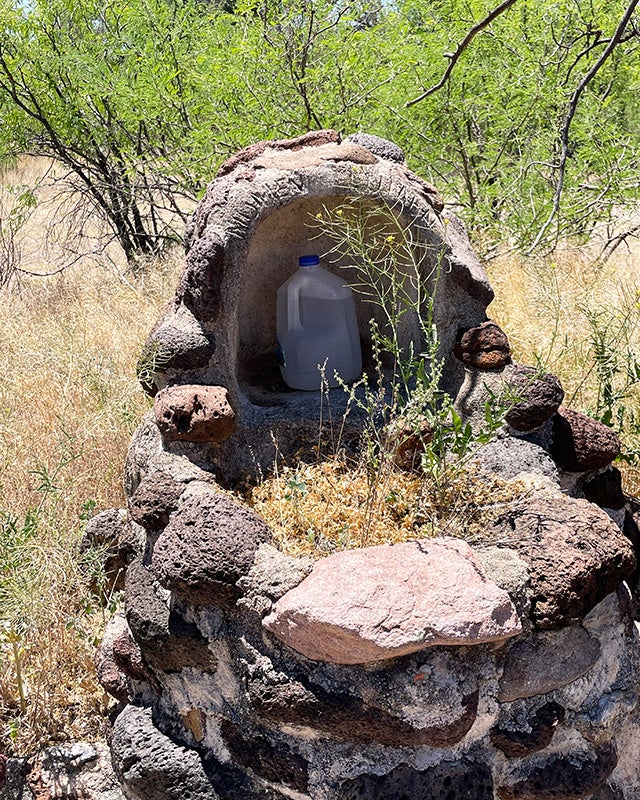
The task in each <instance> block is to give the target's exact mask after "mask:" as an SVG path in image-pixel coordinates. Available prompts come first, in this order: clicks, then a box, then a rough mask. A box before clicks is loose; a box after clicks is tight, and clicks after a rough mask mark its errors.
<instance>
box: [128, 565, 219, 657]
mask: <svg viewBox="0 0 640 800" xmlns="http://www.w3.org/2000/svg"><path fill="white" fill-rule="evenodd" d="M125 614H126V618H127V622H128V624H129V628H130V630H131V634H132V635H133V638H134V639H135V641H136V642H137V643H138V645H139V646H140V650H141V651H142V655H143V657H144V659H145V661H147V662H148V663H149V664H150V665H151V666H152V667H154V668H155V669H158V670H163V671H164V672H179V671H180V670H181V669H183V668H184V667H198V668H199V669H202V670H204V671H213V670H215V668H216V659H215V657H214V655H213V653H212V652H211V650H210V649H209V647H208V641H207V640H206V639H205V638H204V637H203V636H202V634H201V633H200V631H199V630H198V628H197V627H196V625H194V624H193V623H189V622H186V621H185V619H184V618H183V616H182V615H181V614H180V613H179V612H178V611H176V610H175V609H173V608H172V607H171V602H170V595H169V593H168V592H166V591H165V590H164V589H162V587H160V586H159V585H158V584H157V582H156V581H155V580H154V577H153V575H152V573H151V571H150V570H149V569H148V568H147V567H146V566H145V565H144V564H143V563H142V561H141V560H139V559H136V560H135V561H133V562H132V563H131V564H130V565H129V568H128V570H127V578H126V581H125Z"/></svg>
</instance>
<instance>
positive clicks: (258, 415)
mask: <svg viewBox="0 0 640 800" xmlns="http://www.w3.org/2000/svg"><path fill="white" fill-rule="evenodd" d="M363 137H364V138H363ZM379 141H380V140H377V142H378V143H377V144H376V140H375V139H374V138H371V137H369V138H367V137H366V136H364V135H362V134H361V135H356V136H354V137H350V138H349V139H347V140H345V142H340V141H339V136H338V135H337V134H336V133H335V132H331V131H319V132H315V133H311V134H307V135H306V136H304V137H301V138H300V139H299V140H293V141H286V142H279V143H270V145H269V147H266V145H254V146H252V147H250V148H247V150H245V151H242V152H241V153H239V154H238V155H237V156H234V157H232V158H231V159H230V160H229V161H228V162H226V163H225V164H223V165H222V167H221V169H220V172H219V175H218V178H217V179H216V180H215V181H214V182H213V183H212V184H211V185H210V187H209V189H208V190H207V194H206V195H205V197H204V198H203V200H202V202H201V203H200V205H199V207H198V209H197V211H196V213H195V215H194V219H193V222H192V224H191V226H190V228H189V230H188V232H187V235H186V245H187V259H186V266H185V271H184V273H183V275H182V278H181V281H180V285H179V287H178V290H177V292H176V295H175V298H174V300H173V302H172V303H171V304H170V305H169V307H168V309H167V311H166V312H165V314H164V316H163V317H162V319H161V320H159V322H158V324H157V326H156V328H155V329H154V331H153V332H152V334H151V336H150V337H149V340H148V342H147V344H146V346H145V350H144V353H143V356H142V358H141V370H140V371H141V373H142V374H143V376H144V378H143V382H144V383H145V385H146V386H147V387H148V388H149V389H150V390H151V391H152V392H156V391H158V390H159V389H162V388H165V387H166V386H168V385H171V384H173V383H180V384H184V383H187V382H190V381H191V382H192V383H194V384H204V385H218V386H223V387H225V389H226V390H227V393H228V399H229V402H230V404H231V407H232V408H233V411H234V415H235V422H236V429H235V434H234V437H233V439H232V440H229V441H228V442H227V443H225V444H224V446H223V447H222V448H221V449H220V448H218V451H217V453H218V455H219V456H220V458H219V459H218V460H217V464H218V469H219V470H221V472H222V473H224V474H225V475H226V477H228V478H230V479H233V478H234V477H235V476H236V475H237V474H239V473H240V472H242V471H244V472H246V470H247V469H248V468H249V464H248V462H247V460H246V458H245V456H246V453H247V451H248V449H251V451H252V453H253V455H252V458H253V459H254V461H257V463H258V464H259V466H260V468H262V469H265V468H268V467H269V466H270V464H269V461H270V460H271V461H272V460H273V452H272V450H271V449H269V448H267V450H265V444H264V443H265V441H267V440H269V439H270V437H269V435H268V432H269V431H272V430H273V428H274V425H275V426H276V427H278V422H279V421H283V422H284V423H285V425H286V426H291V425H294V426H295V427H296V428H298V429H299V430H300V432H301V435H302V432H303V429H306V430H307V431H309V432H310V431H311V430H313V429H314V428H315V429H317V424H318V415H319V409H320V403H319V399H318V396H317V393H316V394H315V395H313V396H310V395H309V393H306V392H292V391H289V390H287V389H286V387H285V386H284V384H283V383H282V381H281V380H280V377H279V372H278V369H277V365H276V362H275V357H274V346H275V307H276V302H275V300H276V292H277V289H278V287H279V286H280V285H281V284H282V283H284V281H285V280H286V279H287V278H288V277H289V276H290V275H291V274H292V273H293V272H294V271H295V269H296V268H297V259H298V256H299V255H300V254H305V253H310V252H317V253H320V254H322V253H326V252H327V251H329V250H331V247H332V245H333V244H334V242H332V241H331V240H330V239H329V238H328V237H327V236H326V234H323V233H322V230H320V231H319V229H318V222H317V219H316V215H317V214H323V213H324V212H325V211H326V209H331V208H335V207H336V206H340V204H342V203H344V202H345V200H352V199H354V198H355V200H356V202H357V203H360V204H364V206H365V207H366V208H369V209H370V208H371V207H374V208H375V207H380V208H381V209H382V210H383V213H387V214H388V213H389V212H388V211H385V209H392V210H393V213H394V214H395V215H397V217H398V219H399V220H400V224H401V225H402V226H403V227H405V226H406V227H407V228H408V229H410V235H411V237H412V238H413V240H415V241H416V243H417V246H418V248H420V249H421V252H422V253H423V254H424V258H423V259H422V262H423V263H422V269H423V271H424V274H423V275H422V276H421V277H422V278H423V279H424V282H425V283H427V284H428V283H429V282H432V280H433V278H432V273H433V272H434V268H435V267H436V266H437V267H438V273H439V278H438V281H437V288H436V291H435V293H434V294H435V320H434V321H435V324H436V327H437V329H438V336H439V340H440V342H441V347H442V354H443V357H444V358H445V360H446V369H445V373H444V383H445V388H446V389H447V390H448V391H449V392H450V393H451V394H452V395H455V394H456V393H457V391H458V389H459V387H460V385H461V383H462V381H463V378H464V369H463V366H462V364H461V363H460V361H459V360H457V359H456V358H455V357H454V356H453V346H454V343H455V338H456V335H457V333H458V331H459V330H460V329H467V328H470V327H473V326H475V325H478V324H480V323H481V322H483V320H485V318H486V307H487V304H488V303H489V302H490V300H491V299H492V297H493V294H492V290H491V287H490V286H489V283H488V280H487V278H486V275H485V273H484V270H483V269H482V267H481V265H480V263H479V262H478V259H477V258H476V256H475V254H474V253H473V252H472V250H471V248H470V247H469V244H468V241H467V238H466V234H465V232H464V229H463V228H462V226H461V224H460V222H459V221H458V220H457V219H456V218H455V217H454V216H453V215H450V214H447V213H445V212H444V211H443V204H442V201H441V199H440V198H439V196H438V194H437V192H436V190H435V189H434V188H433V187H432V186H430V185H429V184H427V183H426V182H425V181H423V180H421V179H420V178H418V176H416V175H414V174H413V173H411V172H410V171H409V170H408V168H407V167H406V165H405V164H404V158H403V155H402V153H401V151H400V150H399V148H396V147H395V146H394V145H391V144H388V145H380V144H379ZM367 145H368V146H367ZM376 147H377V148H378V154H376ZM385 148H386V149H385ZM370 224H371V225H372V226H376V225H377V223H376V221H375V220H373V221H371V222H370ZM343 262H344V259H342V260H341V259H340V258H336V257H335V256H332V255H330V256H329V257H328V258H327V259H325V260H324V261H323V264H324V266H326V267H328V268H329V269H331V270H332V271H334V272H336V273H338V274H344V276H345V280H346V282H347V283H349V284H356V283H358V282H359V280H361V279H359V278H358V275H357V274H356V273H355V271H354V270H353V269H349V268H347V269H345V268H344V267H345V264H344V263H343ZM430 276H431V277H430ZM355 298H356V307H357V311H358V323H359V330H360V336H361V339H362V342H363V354H364V361H365V364H364V365H365V369H367V368H370V367H371V366H372V364H371V357H370V353H371V346H370V339H371V332H370V319H371V318H375V319H377V321H378V322H379V323H380V324H381V325H382V322H383V315H382V312H381V310H380V309H379V308H378V307H377V306H376V305H372V304H371V303H368V302H365V300H364V299H363V297H362V295H360V294H359V293H358V292H356V293H355ZM399 333H400V336H401V340H402V342H403V345H404V346H405V347H407V348H408V345H409V342H413V345H414V349H415V352H422V351H423V350H424V342H422V341H421V339H420V333H419V326H418V324H417V320H416V318H415V314H413V317H412V315H411V314H407V315H406V316H405V317H404V318H403V321H402V326H401V329H400V331H399ZM346 402H347V399H346V395H345V393H344V392H342V391H336V392H334V393H333V394H332V403H333V404H334V407H335V411H336V413H338V414H339V413H340V411H341V409H342V408H343V407H344V405H345V403H346ZM353 419H355V415H354V417H353ZM276 433H277V432H276ZM280 438H281V439H282V441H283V447H285V449H286V447H287V445H286V441H287V440H288V439H290V438H291V437H289V436H284V435H283V436H280ZM292 441H293V440H292ZM295 441H296V443H298V440H297V439H296V440H295ZM210 455H211V457H212V458H215V454H213V453H211V454H210ZM203 463H204V462H203ZM234 465H237V468H236V467H235V466H234ZM234 470H235V472H234Z"/></svg>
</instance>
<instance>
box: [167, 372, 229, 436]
mask: <svg viewBox="0 0 640 800" xmlns="http://www.w3.org/2000/svg"><path fill="white" fill-rule="evenodd" d="M154 412H155V418H156V424H157V426H158V428H159V429H160V432H161V433H162V436H163V437H164V439H165V440H166V441H170V442H175V441H181V442H223V441H224V440H225V439H228V438H229V436H231V434H232V433H233V432H234V431H235V429H236V417H235V413H234V411H233V409H232V408H231V406H230V405H229V399H228V397H227V390H226V389H224V388H223V387H222V386H198V385H195V386H194V385H187V386H168V387H167V388H166V389H163V390H162V391H161V392H159V393H158V394H157V395H156V399H155V402H154Z"/></svg>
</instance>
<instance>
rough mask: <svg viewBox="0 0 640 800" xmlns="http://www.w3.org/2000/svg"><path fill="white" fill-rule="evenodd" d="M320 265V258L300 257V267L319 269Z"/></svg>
mask: <svg viewBox="0 0 640 800" xmlns="http://www.w3.org/2000/svg"><path fill="white" fill-rule="evenodd" d="M319 263H320V259H319V258H318V256H300V258H299V259H298V266H299V267H317V266H318V264H319Z"/></svg>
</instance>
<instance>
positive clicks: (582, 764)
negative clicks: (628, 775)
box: [497, 745, 618, 800]
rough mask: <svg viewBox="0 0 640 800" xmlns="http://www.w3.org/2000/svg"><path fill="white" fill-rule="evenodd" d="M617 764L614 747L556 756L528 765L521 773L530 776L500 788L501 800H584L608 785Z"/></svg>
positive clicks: (498, 790)
mask: <svg viewBox="0 0 640 800" xmlns="http://www.w3.org/2000/svg"><path fill="white" fill-rule="evenodd" d="M617 763H618V755H617V753H616V750H615V748H613V747H611V746H610V745H603V746H601V747H599V748H597V749H595V750H593V751H578V752H573V753H571V754H567V755H566V756H556V757H553V758H549V759H547V760H546V761H545V762H544V763H542V764H541V765H538V764H537V763H535V762H533V763H532V765H531V766H529V769H527V768H526V766H525V767H524V769H522V770H521V771H522V772H525V773H528V774H527V775H526V776H523V777H520V778H519V779H518V780H513V782H509V783H505V784H503V785H500V786H498V787H497V794H498V797H499V798H500V800H582V798H587V797H591V795H593V793H594V792H595V791H597V789H599V788H600V787H601V786H602V785H603V784H604V783H605V782H606V780H607V778H608V777H609V775H611V773H612V772H613V770H614V769H615V767H616V764H617ZM534 764H535V765H534ZM516 774H517V773H516Z"/></svg>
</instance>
